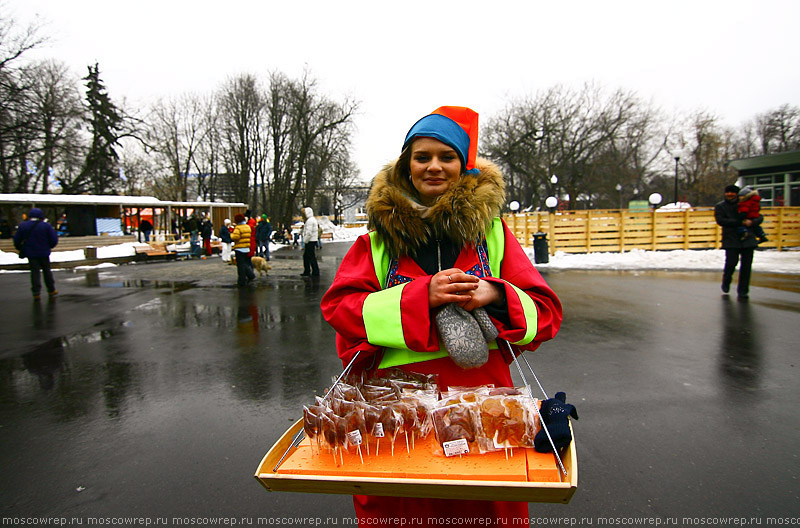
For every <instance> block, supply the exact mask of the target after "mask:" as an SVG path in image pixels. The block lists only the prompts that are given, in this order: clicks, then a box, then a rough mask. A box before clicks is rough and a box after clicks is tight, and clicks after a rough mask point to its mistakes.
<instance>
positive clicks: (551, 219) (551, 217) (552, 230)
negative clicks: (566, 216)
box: [547, 211, 556, 255]
mask: <svg viewBox="0 0 800 528" xmlns="http://www.w3.org/2000/svg"><path fill="white" fill-rule="evenodd" d="M547 223H548V224H549V225H548V226H547V233H548V235H547V237H548V238H549V239H550V254H551V255H555V254H556V215H555V213H553V212H552V211H550V212H549V213H548V217H547Z"/></svg>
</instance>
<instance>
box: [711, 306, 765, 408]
mask: <svg viewBox="0 0 800 528" xmlns="http://www.w3.org/2000/svg"><path fill="white" fill-rule="evenodd" d="M722 302H723V303H724V304H723V309H722V318H723V324H722V337H721V339H720V352H719V354H720V356H719V357H720V365H719V366H720V373H721V375H722V378H723V379H722V381H723V386H724V387H726V388H727V389H729V392H730V393H731V395H732V396H736V395H743V396H745V397H748V398H749V397H752V394H749V393H750V392H752V391H754V390H757V389H758V388H759V386H760V377H761V366H762V359H763V358H762V357H761V343H760V339H759V335H758V327H759V325H758V321H757V319H756V318H755V317H754V316H753V310H752V307H751V305H750V303H749V302H737V301H736V300H732V299H729V298H724V299H723V300H722Z"/></svg>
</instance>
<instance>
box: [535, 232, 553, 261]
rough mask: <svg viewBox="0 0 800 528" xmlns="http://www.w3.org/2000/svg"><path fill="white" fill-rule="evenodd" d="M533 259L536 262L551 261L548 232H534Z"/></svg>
mask: <svg viewBox="0 0 800 528" xmlns="http://www.w3.org/2000/svg"><path fill="white" fill-rule="evenodd" d="M533 259H534V260H535V261H536V264H547V263H548V262H550V250H549V248H548V247H547V233H534V234H533Z"/></svg>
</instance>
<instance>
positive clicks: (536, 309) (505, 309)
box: [306, 107, 562, 526]
mask: <svg viewBox="0 0 800 528" xmlns="http://www.w3.org/2000/svg"><path fill="white" fill-rule="evenodd" d="M477 142H478V114H477V113H475V112H473V111H472V110H470V109H468V108H463V107H442V108H439V109H438V110H437V111H436V112H435V113H434V114H431V115H428V116H426V117H423V118H422V119H421V120H419V121H418V122H417V123H416V124H415V125H414V126H413V127H412V128H411V130H410V131H409V132H408V134H407V135H406V137H405V141H404V143H403V148H402V151H401V154H400V157H399V159H398V160H396V161H395V162H393V163H392V164H390V165H388V166H386V167H385V168H384V169H383V170H381V172H380V173H378V175H377V176H375V178H374V179H373V181H372V186H371V190H370V193H369V196H368V198H367V204H366V210H367V215H368V220H369V226H370V232H369V233H367V234H365V235H362V236H360V237H359V238H358V239H357V240H356V242H355V243H354V245H353V246H352V248H351V249H350V251H349V252H348V253H347V255H346V256H345V257H344V259H343V260H342V263H341V265H340V266H339V271H338V272H337V274H336V277H335V278H334V280H333V284H332V285H331V287H330V289H329V290H328V291H327V292H326V293H325V295H324V296H323V299H322V305H321V307H322V313H323V316H324V317H325V319H326V321H328V323H330V324H331V325H332V326H333V328H334V329H335V330H336V332H337V336H336V345H337V351H338V354H339V357H340V358H341V359H342V362H343V364H348V363H349V362H350V360H351V359H352V358H353V357H354V355H355V353H356V352H357V351H360V356H359V362H360V363H357V364H356V365H355V366H354V367H353V368H355V369H356V372H358V370H362V371H366V370H371V369H373V368H375V365H377V368H378V369H383V368H388V367H399V368H401V369H403V370H404V371H407V372H415V373H421V374H436V375H438V384H439V387H440V388H441V390H443V391H444V390H447V389H448V388H449V387H450V386H479V385H486V384H490V383H493V384H494V385H496V386H499V387H511V386H513V382H512V379H511V372H510V370H509V361H510V360H511V356H510V353H509V352H508V350H507V349H505V350H501V349H500V348H498V343H497V341H496V338H497V337H498V336H499V338H500V339H502V340H505V341H508V342H511V343H515V344H516V345H517V346H519V347H520V348H521V349H523V350H534V349H536V348H537V347H538V346H539V345H540V344H541V343H542V342H544V341H546V340H548V339H551V338H552V337H554V336H555V334H556V332H557V331H558V329H559V327H560V325H561V320H562V309H561V303H560V301H559V300H558V297H557V296H556V294H555V293H554V292H553V290H552V289H551V288H550V287H549V286H548V285H547V283H546V282H545V281H544V279H543V278H542V276H541V275H540V274H539V272H538V271H537V270H536V269H535V268H534V266H533V264H532V263H531V260H530V258H529V257H528V256H527V255H526V254H525V252H524V251H523V250H522V248H521V246H520V245H519V242H517V239H516V238H515V236H514V234H513V233H512V232H511V230H510V229H509V228H508V226H507V225H506V224H505V222H504V221H503V220H502V218H501V217H500V211H501V210H502V208H503V205H504V204H505V188H504V183H503V176H502V174H501V173H500V170H499V169H498V168H497V167H496V166H495V165H493V164H492V163H490V162H488V161H486V160H482V159H476V153H477ZM308 246H311V247H313V244H307V245H306V247H308ZM501 264H502V265H501ZM453 313H459V314H461V315H464V317H463V318H462V319H461V320H462V321H464V324H465V326H468V327H469V328H470V330H469V335H470V336H473V335H474V332H473V328H475V327H477V326H479V325H478V323H477V321H476V319H474V318H473V317H478V316H480V317H482V318H483V316H485V315H487V314H488V317H487V318H489V319H490V320H491V324H490V325H489V326H492V324H493V326H494V329H495V333H494V334H493V335H494V337H492V338H491V341H492V343H491V344H488V345H487V339H488V338H487V335H486V333H482V331H481V330H480V329H477V330H476V331H477V333H478V334H477V337H478V339H474V340H473V339H469V340H461V343H462V344H465V345H466V347H463V346H462V347H458V346H457V341H458V339H457V338H456V339H454V340H452V341H451V340H450V339H449V337H454V336H455V335H458V334H459V330H461V329H462V325H461V324H458V325H456V324H453V323H451V322H448V319H451V318H450V314H453ZM479 314H482V315H479ZM487 330H490V329H488V328H487ZM437 332H438V337H437ZM461 335H462V336H463V335H466V333H464V334H461ZM484 338H487V339H484ZM465 341H468V342H466V343H465ZM481 343H482V345H481V346H477V345H480V344H481ZM372 374H373V373H372V372H369V375H372ZM353 499H354V500H353V501H354V505H355V510H356V514H357V516H358V521H359V525H362V524H363V525H371V524H375V525H378V524H383V523H387V522H389V523H391V521H389V519H395V520H394V523H395V524H400V522H401V521H400V520H402V523H403V524H405V522H408V523H409V524H413V522H414V521H413V518H417V519H420V518H422V519H430V518H451V519H463V520H464V521H463V522H467V521H469V522H470V524H472V523H473V522H485V523H486V524H487V525H490V526H513V525H515V524H517V523H519V524H527V522H528V520H529V519H528V505H527V503H525V502H493V501H468V500H442V499H415V498H403V497H373V496H363V495H359V496H355V497H354V498H353ZM479 519H480V521H478V520H479Z"/></svg>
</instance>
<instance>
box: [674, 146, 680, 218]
mask: <svg viewBox="0 0 800 528" xmlns="http://www.w3.org/2000/svg"><path fill="white" fill-rule="evenodd" d="M680 159H681V157H680V156H675V202H674V203H675V206H676V207H677V205H678V162H679V161H680Z"/></svg>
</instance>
